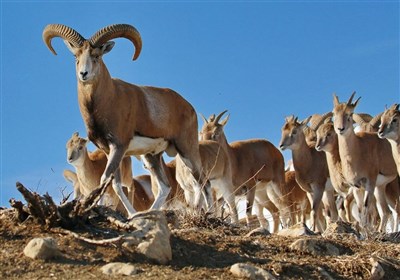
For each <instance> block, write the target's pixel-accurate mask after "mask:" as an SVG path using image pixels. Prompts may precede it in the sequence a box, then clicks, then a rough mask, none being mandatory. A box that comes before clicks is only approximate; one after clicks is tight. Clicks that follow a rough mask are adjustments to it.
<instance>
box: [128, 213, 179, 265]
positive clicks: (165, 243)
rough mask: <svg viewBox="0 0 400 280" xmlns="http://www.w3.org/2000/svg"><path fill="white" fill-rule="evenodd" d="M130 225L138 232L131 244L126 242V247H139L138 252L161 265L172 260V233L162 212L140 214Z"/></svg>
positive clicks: (135, 232)
mask: <svg viewBox="0 0 400 280" xmlns="http://www.w3.org/2000/svg"><path fill="white" fill-rule="evenodd" d="M130 224H131V225H133V226H135V228H136V229H137V230H136V231H134V232H132V238H131V239H130V240H131V242H130V243H129V242H126V243H125V244H124V246H128V247H129V246H136V245H137V247H136V248H135V250H136V251H137V252H139V253H141V254H144V255H145V256H146V257H148V258H150V259H152V260H154V261H156V262H158V263H160V264H166V263H168V262H169V261H171V260H172V249H171V243H170V236H171V232H170V230H169V228H168V224H167V220H166V218H165V215H164V213H163V212H162V211H156V210H151V211H147V212H140V213H138V214H137V215H136V216H135V217H134V218H133V219H132V221H131V222H130Z"/></svg>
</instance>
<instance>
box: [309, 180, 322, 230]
mask: <svg viewBox="0 0 400 280" xmlns="http://www.w3.org/2000/svg"><path fill="white" fill-rule="evenodd" d="M311 190H312V200H311V213H310V218H311V230H312V231H315V230H316V228H317V218H318V209H319V205H320V204H321V200H322V195H323V194H324V187H321V186H316V185H313V184H312V185H311ZM319 230H320V231H322V229H321V228H319Z"/></svg>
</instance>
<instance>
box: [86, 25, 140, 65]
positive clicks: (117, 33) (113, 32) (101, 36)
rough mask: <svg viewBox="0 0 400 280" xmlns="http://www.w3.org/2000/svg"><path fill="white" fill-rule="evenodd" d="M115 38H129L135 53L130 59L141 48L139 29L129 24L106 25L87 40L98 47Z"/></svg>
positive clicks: (137, 54) (138, 52)
mask: <svg viewBox="0 0 400 280" xmlns="http://www.w3.org/2000/svg"><path fill="white" fill-rule="evenodd" d="M116 38H126V39H128V40H130V41H131V42H132V43H133V45H134V46H135V54H134V55H133V58H132V60H135V59H137V58H138V57H139V54H140V51H141V50H142V38H141V37H140V34H139V31H137V30H136V28H135V27H133V26H132V25H129V24H112V25H109V26H106V27H104V28H102V29H100V30H99V31H97V32H96V33H95V34H94V35H93V36H92V37H90V40H89V42H90V44H91V45H92V46H93V47H99V46H101V45H103V44H105V43H106V42H108V41H110V40H112V39H116Z"/></svg>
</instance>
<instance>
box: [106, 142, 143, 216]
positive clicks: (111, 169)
mask: <svg viewBox="0 0 400 280" xmlns="http://www.w3.org/2000/svg"><path fill="white" fill-rule="evenodd" d="M123 156H124V149H121V148H118V147H116V146H114V145H111V146H110V153H109V155H108V161H107V166H106V169H105V170H104V173H103V175H102V176H101V180H100V186H101V187H103V186H104V185H105V184H108V182H109V181H110V179H111V177H112V176H113V175H114V179H113V184H112V187H113V189H114V191H115V193H116V194H117V196H118V197H119V199H120V200H121V202H122V204H123V205H124V207H125V209H126V211H127V212H128V217H129V218H130V217H132V216H133V215H134V214H135V213H136V210H135V209H134V208H133V206H132V204H131V203H130V202H129V200H128V198H127V197H126V195H125V194H124V192H123V190H122V184H121V174H120V171H119V165H120V163H121V161H122V158H123Z"/></svg>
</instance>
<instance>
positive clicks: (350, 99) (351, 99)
mask: <svg viewBox="0 0 400 280" xmlns="http://www.w3.org/2000/svg"><path fill="white" fill-rule="evenodd" d="M354 95H356V92H355V91H353V93H352V94H351V96H350V98H349V101H347V105H351V102H352V101H353V98H354Z"/></svg>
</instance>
